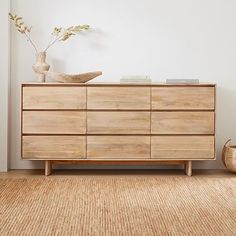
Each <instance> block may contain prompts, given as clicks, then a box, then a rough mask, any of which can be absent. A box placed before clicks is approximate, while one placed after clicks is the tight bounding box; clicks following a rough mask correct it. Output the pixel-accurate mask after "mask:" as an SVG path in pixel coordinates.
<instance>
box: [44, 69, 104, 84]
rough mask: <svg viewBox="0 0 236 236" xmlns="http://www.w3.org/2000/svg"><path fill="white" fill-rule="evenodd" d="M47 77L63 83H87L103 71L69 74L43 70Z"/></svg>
mask: <svg viewBox="0 0 236 236" xmlns="http://www.w3.org/2000/svg"><path fill="white" fill-rule="evenodd" d="M42 73H43V74H45V75H46V76H47V77H49V78H51V79H54V80H56V81H57V82H61V83H86V82H88V81H89V80H91V79H94V78H96V77H97V76H100V75H102V72H101V71H94V72H88V73H83V74H76V75H69V74H64V73H58V72H53V71H43V72H42Z"/></svg>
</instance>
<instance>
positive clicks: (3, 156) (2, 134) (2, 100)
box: [0, 0, 10, 172]
mask: <svg viewBox="0 0 236 236" xmlns="http://www.w3.org/2000/svg"><path fill="white" fill-rule="evenodd" d="M9 10H10V4H9V1H8V0H1V4H0V40H1V43H0V52H1V53H0V172H1V171H7V169H8V102H9V24H8V19H7V17H8V12H9Z"/></svg>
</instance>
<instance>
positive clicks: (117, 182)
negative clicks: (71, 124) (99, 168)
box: [0, 174, 236, 236]
mask: <svg viewBox="0 0 236 236" xmlns="http://www.w3.org/2000/svg"><path fill="white" fill-rule="evenodd" d="M0 235H1V236H5V235H10V236H12V235H17V236H18V235H30V236H31V235H43V236H46V235H63V236H64V235H98V236H100V235H102V236H103V235H135V236H138V235H148V236H149V235H204V236H208V235H214V236H215V235H216V236H218V235H224V236H225V235H230V236H233V235H236V178H235V176H232V175H230V176H223V177H222V176H217V175H216V176H215V175H213V176H211V175H210V176H207V175H204V176H193V177H187V176H184V175H158V174H157V175H154V174H152V175H99V174H98V175H87V176H86V175H72V176H66V175H65V176H63V175H60V176H55V175H54V176H49V177H44V176H37V177H35V178H32V177H23V178H19V177H18V178H1V177H0Z"/></svg>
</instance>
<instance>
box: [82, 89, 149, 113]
mask: <svg viewBox="0 0 236 236" xmlns="http://www.w3.org/2000/svg"><path fill="white" fill-rule="evenodd" d="M87 99H88V101H87V102H88V103H87V108H88V109H110V110H122V109H124V110H147V109H150V88H149V87H141V88H139V87H88V88H87Z"/></svg>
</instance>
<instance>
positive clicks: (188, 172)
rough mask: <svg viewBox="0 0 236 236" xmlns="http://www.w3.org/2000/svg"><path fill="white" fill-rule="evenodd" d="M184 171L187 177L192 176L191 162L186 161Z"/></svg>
mask: <svg viewBox="0 0 236 236" xmlns="http://www.w3.org/2000/svg"><path fill="white" fill-rule="evenodd" d="M184 170H185V174H186V175H187V176H192V161H186V163H185V165H184Z"/></svg>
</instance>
